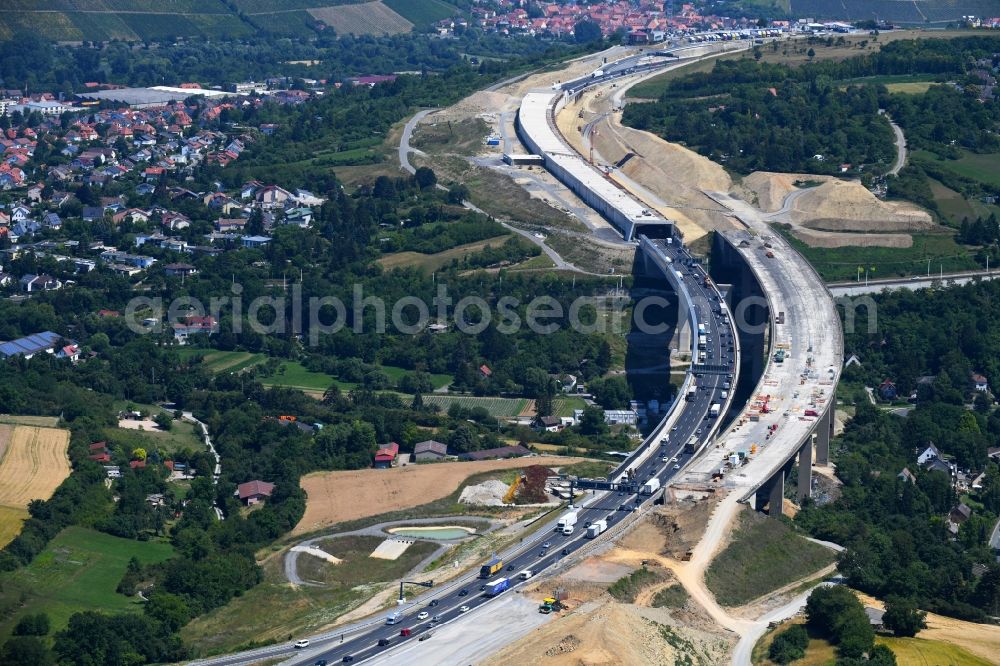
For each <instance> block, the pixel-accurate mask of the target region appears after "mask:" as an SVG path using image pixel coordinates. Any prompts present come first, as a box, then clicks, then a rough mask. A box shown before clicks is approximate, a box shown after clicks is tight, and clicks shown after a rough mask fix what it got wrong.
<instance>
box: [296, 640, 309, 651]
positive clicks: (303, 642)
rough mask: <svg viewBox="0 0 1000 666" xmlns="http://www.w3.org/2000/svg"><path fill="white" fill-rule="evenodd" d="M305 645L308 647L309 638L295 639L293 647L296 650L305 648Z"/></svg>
mask: <svg viewBox="0 0 1000 666" xmlns="http://www.w3.org/2000/svg"><path fill="white" fill-rule="evenodd" d="M307 647H309V639H307V638H303V639H300V640H297V641H295V649H296V650H301V649H302V648H307Z"/></svg>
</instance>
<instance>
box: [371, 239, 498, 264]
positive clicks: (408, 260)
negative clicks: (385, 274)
mask: <svg viewBox="0 0 1000 666" xmlns="http://www.w3.org/2000/svg"><path fill="white" fill-rule="evenodd" d="M510 237H511V234H507V235H504V236H496V237H494V238H487V239H486V240H482V241H477V242H475V243H467V244H465V245H459V246H457V247H453V248H451V249H448V250H444V251H442V252H436V253H434V254H421V253H420V252H411V251H409V250H406V251H404V252H394V253H392V254H387V255H385V256H383V257H380V258H379V259H378V263H379V264H380V265H381V266H382V267H383V268H385V269H386V270H392V269H394V268H419V269H420V270H422V271H424V272H425V273H433V272H434V271H437V270H440V269H441V268H443V267H445V266H447V265H448V264H450V263H451V262H452V261H454V260H455V259H461V258H462V257H464V256H466V255H468V254H471V253H473V252H479V251H481V250H483V249H485V248H486V247H487V246H490V247H499V246H501V245H503V244H504V242H506V241H507V239H509V238H510Z"/></svg>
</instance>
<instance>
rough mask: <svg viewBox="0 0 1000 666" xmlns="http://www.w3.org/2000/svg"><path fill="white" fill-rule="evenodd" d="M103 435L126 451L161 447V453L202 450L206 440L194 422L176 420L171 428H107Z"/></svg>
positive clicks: (149, 449)
mask: <svg viewBox="0 0 1000 666" xmlns="http://www.w3.org/2000/svg"><path fill="white" fill-rule="evenodd" d="M103 437H104V438H105V439H107V440H108V443H110V444H112V445H113V446H120V447H121V448H122V449H123V450H125V451H131V450H132V449H135V448H137V447H142V448H144V449H146V451H147V452H149V451H153V450H156V449H159V450H160V452H161V453H164V454H168V453H176V452H177V451H183V450H185V449H191V450H192V451H201V450H202V449H203V448H204V442H203V441H202V439H201V435H200V433H199V431H198V430H197V428H196V426H195V425H194V424H193V423H188V422H187V421H174V422H173V425H171V427H170V430H168V431H163V430H159V429H157V430H130V429H128V428H105V429H104V430H103Z"/></svg>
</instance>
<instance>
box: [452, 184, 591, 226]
mask: <svg viewBox="0 0 1000 666" xmlns="http://www.w3.org/2000/svg"><path fill="white" fill-rule="evenodd" d="M465 185H466V186H467V187H468V188H469V198H470V199H471V200H472V203H474V204H475V205H476V206H478V207H480V208H482V209H483V210H484V211H486V212H487V213H488V214H490V215H492V216H494V217H496V218H498V219H501V220H512V221H515V222H520V223H521V224H523V225H527V226H530V227H546V228H550V227H557V228H562V229H569V230H571V231H581V232H586V231H587V228H586V227H585V226H584V224H583V223H582V222H579V221H577V219H576V218H575V217H573V216H571V215H567V214H566V213H563V212H561V211H558V210H556V209H555V208H553V207H552V206H550V205H548V204H547V203H545V202H544V201H540V200H538V199H535V198H533V197H532V196H531V195H530V194H528V192H527V191H525V189H524V188H523V187H521V186H520V185H518V184H517V183H515V182H514V180H513V179H512V178H510V177H509V176H505V175H503V174H501V173H497V172H495V171H491V170H489V169H476V170H475V171H473V172H472V173H471V174H469V177H468V178H466V179H465Z"/></svg>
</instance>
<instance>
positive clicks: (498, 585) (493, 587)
mask: <svg viewBox="0 0 1000 666" xmlns="http://www.w3.org/2000/svg"><path fill="white" fill-rule="evenodd" d="M508 587H510V581H509V580H507V579H506V578H501V579H500V580H495V581H493V582H492V583H487V584H486V589H485V590H483V593H484V594H485V595H486V596H487V597H495V596H497V595H498V594H500V593H501V592H503V591H504V590H506V589H507V588H508Z"/></svg>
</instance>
